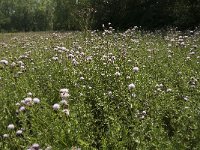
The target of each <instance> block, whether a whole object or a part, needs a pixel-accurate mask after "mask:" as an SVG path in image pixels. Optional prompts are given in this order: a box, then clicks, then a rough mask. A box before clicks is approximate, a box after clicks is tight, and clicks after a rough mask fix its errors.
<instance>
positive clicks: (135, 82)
mask: <svg viewBox="0 0 200 150" xmlns="http://www.w3.org/2000/svg"><path fill="white" fill-rule="evenodd" d="M0 39H1V42H0V68H1V70H0V106H1V107H0V149H5V150H6V149H8V150H14V149H17V150H19V149H28V148H29V149H31V148H32V149H39V148H41V149H60V150H62V149H120V150H123V149H199V148H200V142H199V141H200V136H199V135H200V128H199V127H200V121H199V119H200V101H199V98H200V89H199V75H200V67H199V61H200V52H199V50H200V47H199V44H200V38H199V32H194V34H193V35H191V34H186V33H180V32H168V33H167V34H166V35H165V36H161V34H159V33H157V34H153V33H145V34H142V33H141V32H140V31H138V30H137V29H136V28H134V29H129V30H127V31H125V32H123V33H118V32H113V29H112V28H109V29H108V30H105V31H104V32H103V33H100V32H96V31H91V32H90V33H89V34H88V35H87V37H85V35H83V34H82V33H81V32H73V33H72V32H68V33H56V32H55V33H50V32H49V33H48V32H47V33H16V34H1V35H0ZM134 67H135V68H134ZM63 88H64V89H68V90H69V92H68V93H67V94H69V95H70V96H69V97H68V96H66V97H63V96H62V95H61V94H63V93H62V92H61V93H60V89H63ZM64 94H66V93H64ZM34 98H38V99H39V101H38V100H36V99H35V100H34ZM55 104H56V105H55ZM58 106H59V107H58ZM63 110H64V111H63ZM12 124H13V125H14V128H13V126H12ZM9 125H10V126H9ZM34 143H35V144H34ZM36 143H37V144H36Z"/></svg>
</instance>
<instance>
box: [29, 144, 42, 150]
mask: <svg viewBox="0 0 200 150" xmlns="http://www.w3.org/2000/svg"><path fill="white" fill-rule="evenodd" d="M39 148H40V145H39V144H38V143H34V144H33V145H32V146H31V150H39Z"/></svg>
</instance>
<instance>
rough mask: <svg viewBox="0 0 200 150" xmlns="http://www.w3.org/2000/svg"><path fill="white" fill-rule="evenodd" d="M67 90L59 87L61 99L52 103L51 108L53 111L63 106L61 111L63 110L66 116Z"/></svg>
mask: <svg viewBox="0 0 200 150" xmlns="http://www.w3.org/2000/svg"><path fill="white" fill-rule="evenodd" d="M69 96H70V95H69V90H68V89H66V88H65V89H60V97H61V101H60V103H55V104H54V105H53V109H54V110H55V111H58V110H59V109H60V108H61V106H63V110H62V112H64V113H65V114H66V115H67V116H69V109H68V106H69V105H68V97H69Z"/></svg>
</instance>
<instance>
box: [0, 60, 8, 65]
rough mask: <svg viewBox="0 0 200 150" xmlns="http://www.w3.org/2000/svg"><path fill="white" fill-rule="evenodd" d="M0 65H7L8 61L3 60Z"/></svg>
mask: <svg viewBox="0 0 200 150" xmlns="http://www.w3.org/2000/svg"><path fill="white" fill-rule="evenodd" d="M0 63H1V64H4V65H8V61H7V60H5V59H2V60H0Z"/></svg>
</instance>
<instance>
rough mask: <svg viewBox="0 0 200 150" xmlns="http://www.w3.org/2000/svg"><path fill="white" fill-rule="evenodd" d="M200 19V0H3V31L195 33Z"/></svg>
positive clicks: (0, 24) (0, 16) (0, 9)
mask: <svg viewBox="0 0 200 150" xmlns="http://www.w3.org/2000/svg"><path fill="white" fill-rule="evenodd" d="M199 18H200V0H162V1H161V0H28V1H25V0H0V30H1V31H44V30H77V29H78V30H86V29H91V28H92V29H102V24H107V23H109V22H111V23H112V25H113V26H114V27H115V28H116V29H120V30H121V29H127V28H130V27H133V26H142V27H143V28H144V29H161V28H168V27H178V28H179V29H188V28H190V29H192V28H194V27H197V26H199V23H200V19H199Z"/></svg>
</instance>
